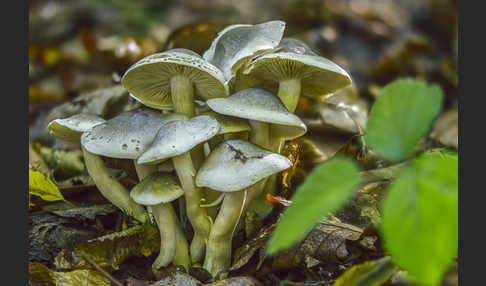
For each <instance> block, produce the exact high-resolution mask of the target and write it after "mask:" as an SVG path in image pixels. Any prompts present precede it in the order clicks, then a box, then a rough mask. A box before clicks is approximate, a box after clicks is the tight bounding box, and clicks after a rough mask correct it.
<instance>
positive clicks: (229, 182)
mask: <svg viewBox="0 0 486 286" xmlns="http://www.w3.org/2000/svg"><path fill="white" fill-rule="evenodd" d="M291 166H292V163H291V162H290V160H289V159H288V158H286V157H284V156H282V155H280V154H276V153H272V152H270V151H268V150H265V149H263V148H261V147H259V146H257V145H255V144H253V143H250V142H248V141H244V140H227V141H224V142H223V143H221V144H219V145H218V146H217V147H216V148H215V149H214V150H213V151H212V152H211V153H210V155H209V157H208V158H207V159H206V161H205V162H204V164H203V165H202V166H201V168H200V169H199V171H198V173H197V175H196V185H197V186H198V187H208V188H211V189H213V190H217V191H220V192H236V191H241V190H243V189H245V188H247V187H249V186H251V185H253V184H255V183H256V182H258V181H260V180H262V179H264V178H266V177H269V176H271V175H273V174H276V173H278V172H280V171H283V170H285V169H288V168H290V167H291Z"/></svg>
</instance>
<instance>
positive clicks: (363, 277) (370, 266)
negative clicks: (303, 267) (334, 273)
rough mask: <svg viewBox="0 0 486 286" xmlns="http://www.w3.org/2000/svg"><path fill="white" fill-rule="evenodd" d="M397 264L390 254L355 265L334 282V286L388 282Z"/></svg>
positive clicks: (366, 285)
mask: <svg viewBox="0 0 486 286" xmlns="http://www.w3.org/2000/svg"><path fill="white" fill-rule="evenodd" d="M394 270H395V266H394V265H393V263H392V261H391V258H390V257H389V256H386V257H383V258H381V259H378V260H374V261H366V262H364V263H361V264H357V265H353V266H352V267H351V268H349V269H348V270H346V272H344V273H343V274H342V275H341V276H339V278H338V279H336V281H335V282H334V284H333V286H380V285H383V284H384V283H385V282H387V281H388V280H389V279H390V277H391V275H392V274H393V271H394Z"/></svg>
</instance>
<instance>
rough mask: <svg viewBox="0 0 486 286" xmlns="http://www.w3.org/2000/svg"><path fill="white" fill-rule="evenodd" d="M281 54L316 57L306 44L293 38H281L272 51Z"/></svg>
mask: <svg viewBox="0 0 486 286" xmlns="http://www.w3.org/2000/svg"><path fill="white" fill-rule="evenodd" d="M282 52H283V53H286V52H288V53H294V54H300V55H312V56H317V54H316V53H315V52H314V51H313V50H312V49H311V48H310V47H309V46H308V45H307V44H306V43H304V42H302V41H301V40H297V39H294V38H283V39H282V40H281V41H280V43H279V44H278V46H277V47H276V48H275V49H274V50H273V53H282Z"/></svg>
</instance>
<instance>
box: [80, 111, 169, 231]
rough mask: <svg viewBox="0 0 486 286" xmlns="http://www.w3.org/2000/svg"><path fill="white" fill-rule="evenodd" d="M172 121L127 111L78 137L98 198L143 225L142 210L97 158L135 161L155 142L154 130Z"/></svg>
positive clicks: (162, 117)
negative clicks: (110, 203) (131, 216)
mask: <svg viewBox="0 0 486 286" xmlns="http://www.w3.org/2000/svg"><path fill="white" fill-rule="evenodd" d="M174 118H175V116H174V115H162V114H159V113H157V112H154V111H150V110H146V109H136V110H130V111H127V112H123V113H120V114H119V115H117V116H115V117H113V118H112V119H110V120H108V121H106V122H104V123H101V124H98V125H96V126H94V127H93V128H92V129H90V130H88V131H86V132H84V133H83V135H82V136H81V145H82V149H83V154H84V160H85V164H86V169H87V170H88V173H89V175H90V176H91V178H92V179H93V181H94V182H95V184H96V186H97V187H98V189H99V191H100V192H101V194H102V195H103V196H104V197H105V198H107V199H108V200H109V201H110V202H112V203H113V204H114V205H116V206H117V207H119V208H120V209H122V210H123V211H125V212H126V213H128V214H130V215H133V216H134V217H135V218H136V219H138V220H140V221H142V222H145V221H146V212H145V210H144V209H143V207H142V206H140V205H139V204H137V203H135V202H134V201H133V200H132V199H131V198H130V196H129V192H128V190H126V188H125V187H123V185H121V184H120V183H119V182H118V181H116V180H115V179H113V178H112V177H111V176H110V174H109V173H108V170H107V169H106V166H105V165H104V162H103V160H102V159H101V157H100V156H105V157H111V158H118V159H137V158H138V157H139V156H140V155H141V154H142V152H143V151H145V149H147V148H148V146H149V144H150V143H151V142H152V140H153V139H154V138H155V134H156V132H157V130H158V129H159V128H160V127H161V126H162V125H163V124H164V123H165V122H167V121H170V120H172V119H174ZM138 171H139V170H138V169H137V172H138ZM147 174H148V172H147ZM147 174H143V175H141V174H139V178H140V179H143V178H144V177H145V176H146V175H147Z"/></svg>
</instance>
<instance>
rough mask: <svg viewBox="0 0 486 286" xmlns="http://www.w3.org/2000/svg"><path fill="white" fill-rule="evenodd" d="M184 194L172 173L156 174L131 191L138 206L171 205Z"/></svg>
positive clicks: (131, 195) (146, 178)
mask: <svg viewBox="0 0 486 286" xmlns="http://www.w3.org/2000/svg"><path fill="white" fill-rule="evenodd" d="M183 194H184V191H183V190H182V187H181V185H180V184H179V181H178V180H177V177H176V176H175V175H173V174H170V173H162V172H155V173H152V174H150V175H149V176H147V177H145V178H144V179H143V180H142V181H140V182H139V183H138V184H136V185H135V187H133V189H132V190H131V191H130V197H131V198H132V199H133V200H134V201H135V202H136V203H138V204H141V205H145V206H153V205H158V204H161V203H169V202H172V201H174V200H176V199H178V198H179V197H180V196H182V195H183Z"/></svg>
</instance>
